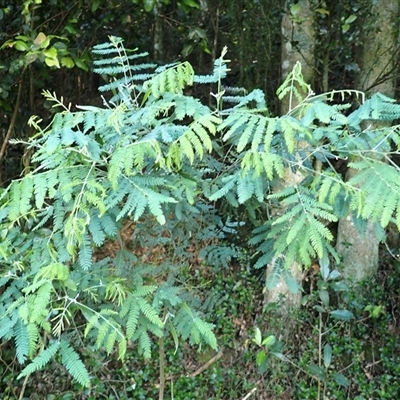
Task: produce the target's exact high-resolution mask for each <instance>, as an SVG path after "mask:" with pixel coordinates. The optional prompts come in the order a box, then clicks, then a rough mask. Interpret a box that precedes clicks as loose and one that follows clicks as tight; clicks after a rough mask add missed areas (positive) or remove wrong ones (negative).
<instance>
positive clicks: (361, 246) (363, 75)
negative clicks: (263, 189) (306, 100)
mask: <svg viewBox="0 0 400 400" xmlns="http://www.w3.org/2000/svg"><path fill="white" fill-rule="evenodd" d="M398 13H399V3H398V1H397V0H393V1H390V0H388V1H385V2H382V1H377V2H373V1H371V11H370V15H371V16H372V18H373V20H372V21H371V23H372V26H371V27H370V29H369V30H368V31H366V33H365V36H364V38H363V47H362V49H361V52H360V54H359V57H358V58H359V59H358V63H359V67H360V70H359V74H358V79H357V82H356V84H357V89H362V90H364V91H367V92H368V93H373V92H381V93H383V94H385V95H386V96H389V97H393V96H394V93H395V77H396V74H395V73H394V71H395V69H396V64H397V62H396V60H395V58H397V56H398V49H396V46H397V45H396V39H397V37H396V32H397V25H396V23H395V21H397V18H398ZM380 126H382V124H381V125H380ZM375 127H376V128H378V126H377V125H376V126H375ZM356 173H357V172H356V171H354V170H352V169H350V170H349V171H348V172H347V174H346V178H347V179H349V178H351V177H352V176H354V175H355V174H356ZM379 241H380V240H379V238H378V236H377V233H376V231H375V229H374V226H373V224H372V223H371V222H368V224H367V225H366V229H365V232H360V231H359V230H358V229H357V228H356V226H355V224H354V221H353V217H352V215H348V216H347V217H346V218H342V219H341V220H340V221H339V226H338V236H337V244H336V249H337V251H338V252H339V254H341V256H342V261H343V275H344V277H345V278H346V279H349V280H354V281H361V280H364V279H367V278H369V277H371V276H373V275H374V274H375V273H376V272H377V270H378V266H379Z"/></svg>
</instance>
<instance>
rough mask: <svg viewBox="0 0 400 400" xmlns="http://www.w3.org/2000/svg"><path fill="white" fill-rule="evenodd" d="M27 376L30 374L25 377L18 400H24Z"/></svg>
mask: <svg viewBox="0 0 400 400" xmlns="http://www.w3.org/2000/svg"><path fill="white" fill-rule="evenodd" d="M29 376H30V374H28V375H26V376H25V379H24V383H23V384H22V389H21V393H20V394H19V398H18V400H22V399H23V398H24V393H25V389H26V385H27V384H28V379H29Z"/></svg>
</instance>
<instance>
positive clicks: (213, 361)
mask: <svg viewBox="0 0 400 400" xmlns="http://www.w3.org/2000/svg"><path fill="white" fill-rule="evenodd" d="M222 354H223V353H222V350H220V351H219V352H218V353H217V354H216V355H215V356H214V357H212V358H210V359H209V360H208V361H207V362H206V363H205V364H204V365H202V366H201V367H200V368H199V369H197V370H196V371H194V372H193V373H191V374H189V375H186V376H187V377H188V378H194V377H195V376H197V375H200V374H201V373H202V372H204V371H205V370H206V369H207V368H208V367H209V366H210V365H211V364H213V363H215V361H217V360H218V359H220V358H221V357H222Z"/></svg>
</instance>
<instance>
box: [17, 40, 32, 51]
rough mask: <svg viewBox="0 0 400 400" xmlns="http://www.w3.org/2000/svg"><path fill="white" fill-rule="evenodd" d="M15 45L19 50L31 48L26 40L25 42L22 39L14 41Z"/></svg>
mask: <svg viewBox="0 0 400 400" xmlns="http://www.w3.org/2000/svg"><path fill="white" fill-rule="evenodd" d="M14 47H15V48H16V49H17V50H18V51H27V50H29V47H28V45H27V44H26V43H25V42H23V41H22V40H17V41H16V42H15V43H14Z"/></svg>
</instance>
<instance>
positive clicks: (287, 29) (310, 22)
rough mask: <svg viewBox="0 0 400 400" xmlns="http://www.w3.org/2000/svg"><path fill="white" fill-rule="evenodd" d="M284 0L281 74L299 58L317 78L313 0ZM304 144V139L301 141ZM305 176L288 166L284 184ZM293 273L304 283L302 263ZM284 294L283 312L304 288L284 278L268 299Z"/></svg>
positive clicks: (288, 100) (289, 103)
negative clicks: (289, 285)
mask: <svg viewBox="0 0 400 400" xmlns="http://www.w3.org/2000/svg"><path fill="white" fill-rule="evenodd" d="M291 4H292V2H291V1H288V0H286V1H285V13H284V15H283V18H282V23H281V28H282V78H283V79H285V78H286V77H287V75H288V74H289V73H290V71H291V70H292V68H293V67H294V65H295V64H296V62H298V61H299V62H300V63H301V65H302V73H303V77H304V79H305V81H306V82H307V83H309V84H312V83H313V78H314V65H315V58H314V47H315V27H314V13H313V11H312V9H311V0H300V1H299V2H298V3H297V4H296V5H294V6H293V5H291ZM296 105H297V100H296V98H295V97H290V96H286V97H285V98H284V99H283V100H282V103H281V114H282V115H285V114H288V113H290V111H291V110H292V109H293V108H294V107H296ZM299 146H300V147H301V143H299ZM302 179H303V176H302V175H301V174H299V173H296V172H294V171H292V170H291V169H289V168H288V169H287V170H286V171H285V178H284V182H283V186H286V187H287V186H292V185H295V184H297V183H299V182H300V181H301V180H302ZM272 270H273V265H270V266H269V267H268V268H267V277H266V278H267V280H268V277H269V274H270V273H271V271H272ZM290 272H291V275H292V276H293V277H294V279H295V280H296V282H297V284H298V286H299V287H301V286H302V280H303V274H302V271H301V268H300V266H299V265H298V264H297V263H293V264H292V266H291V267H290ZM282 295H284V298H283V303H282V306H283V308H282V312H283V313H285V312H286V311H287V310H288V309H289V308H290V307H298V306H299V305H300V301H301V292H300V291H299V292H297V293H292V292H290V291H289V290H288V288H287V285H286V283H285V282H284V280H283V278H281V279H280V281H279V282H278V284H277V285H276V286H275V288H274V289H272V290H267V291H266V295H265V301H266V302H267V303H269V302H276V301H278V300H279V299H280V298H281V296H282Z"/></svg>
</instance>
